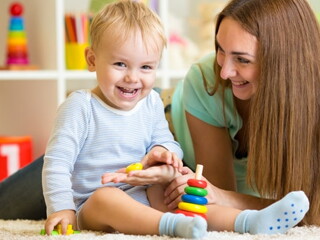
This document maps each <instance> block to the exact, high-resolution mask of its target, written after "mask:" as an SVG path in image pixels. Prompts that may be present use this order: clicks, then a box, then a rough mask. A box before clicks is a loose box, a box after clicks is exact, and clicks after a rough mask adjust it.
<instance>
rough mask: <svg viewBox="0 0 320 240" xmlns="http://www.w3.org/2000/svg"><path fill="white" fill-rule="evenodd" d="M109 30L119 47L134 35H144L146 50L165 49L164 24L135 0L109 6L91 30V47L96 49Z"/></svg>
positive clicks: (97, 16) (98, 17) (147, 8)
mask: <svg viewBox="0 0 320 240" xmlns="http://www.w3.org/2000/svg"><path fill="white" fill-rule="evenodd" d="M106 31H108V32H109V33H110V37H112V38H113V39H116V43H117V44H121V43H123V42H124V41H126V40H127V38H128V37H129V36H132V35H131V34H137V33H138V34H141V37H142V39H143V41H144V43H145V46H146V48H147V50H148V49H149V48H150V47H155V48H156V49H157V50H159V51H160V52H162V50H163V48H164V47H165V46H166V44H167V41H166V35H165V32H164V29H163V26H162V23H161V21H160V19H159V17H158V16H157V14H156V13H154V12H153V11H152V10H151V9H150V8H149V7H148V6H146V5H145V4H144V3H141V2H138V1H132V0H119V1H116V2H114V3H110V4H107V5H106V6H105V7H104V8H102V9H101V10H100V11H99V12H98V13H97V15H96V16H95V17H94V19H93V21H92V23H91V27H90V38H91V46H92V49H93V50H96V49H97V47H98V46H99V44H100V42H101V38H102V36H103V34H104V33H105V32H106Z"/></svg>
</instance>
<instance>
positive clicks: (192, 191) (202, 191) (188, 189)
mask: <svg viewBox="0 0 320 240" xmlns="http://www.w3.org/2000/svg"><path fill="white" fill-rule="evenodd" d="M184 191H185V193H187V194H191V195H196V196H201V197H204V196H207V194H208V191H207V189H203V188H196V187H186V188H185V189H184Z"/></svg>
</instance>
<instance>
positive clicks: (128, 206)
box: [78, 187, 207, 238]
mask: <svg viewBox="0 0 320 240" xmlns="http://www.w3.org/2000/svg"><path fill="white" fill-rule="evenodd" d="M137 223H139V226H143V227H137ZM78 226H79V227H80V228H81V229H87V230H96V231H106V232H112V231H114V230H117V231H119V232H122V233H126V234H142V235H169V236H176V237H185V238H192V237H203V236H204V235H205V234H206V232H207V231H206V228H207V224H206V222H205V221H204V220H203V219H202V218H201V217H200V219H199V218H197V219H195V218H191V217H186V216H184V215H180V214H172V213H165V214H164V213H162V212H160V211H158V210H155V209H153V208H151V207H149V206H146V205H143V204H141V203H139V202H137V201H135V200H134V199H133V198H131V197H130V196H129V195H127V194H126V193H125V192H123V191H122V190H120V189H118V188H111V187H104V188H100V189H98V190H97V191H95V192H94V193H93V194H92V196H91V197H90V198H89V199H88V200H87V201H86V203H85V204H84V205H83V207H82V209H81V211H80V213H79V217H78ZM185 229H189V230H188V231H185Z"/></svg>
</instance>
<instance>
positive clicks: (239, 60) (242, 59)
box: [238, 57, 250, 64]
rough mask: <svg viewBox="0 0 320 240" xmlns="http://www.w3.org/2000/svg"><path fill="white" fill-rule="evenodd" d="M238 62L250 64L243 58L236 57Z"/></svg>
mask: <svg viewBox="0 0 320 240" xmlns="http://www.w3.org/2000/svg"><path fill="white" fill-rule="evenodd" d="M238 62H239V63H244V64H248V63H250V61H249V60H248V59H245V58H242V57H238Z"/></svg>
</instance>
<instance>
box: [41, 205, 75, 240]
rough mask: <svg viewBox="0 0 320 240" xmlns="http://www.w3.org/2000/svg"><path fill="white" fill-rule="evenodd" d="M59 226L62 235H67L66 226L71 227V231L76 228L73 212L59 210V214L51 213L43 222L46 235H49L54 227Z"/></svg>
mask: <svg viewBox="0 0 320 240" xmlns="http://www.w3.org/2000/svg"><path fill="white" fill-rule="evenodd" d="M58 224H61V227H62V234H63V235H65V234H66V233H67V227H68V224H71V225H72V226H73V229H76V228H77V225H76V214H75V211H74V210H61V211H59V212H55V213H52V214H51V215H50V216H49V217H48V218H47V220H46V222H45V225H44V227H45V231H46V234H47V235H51V232H52V231H53V229H54V227H55V226H57V225H58Z"/></svg>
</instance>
